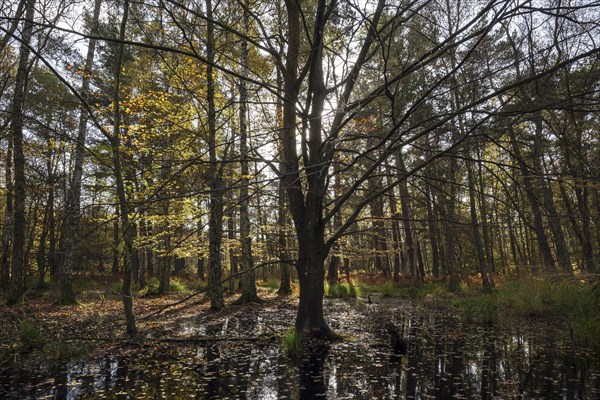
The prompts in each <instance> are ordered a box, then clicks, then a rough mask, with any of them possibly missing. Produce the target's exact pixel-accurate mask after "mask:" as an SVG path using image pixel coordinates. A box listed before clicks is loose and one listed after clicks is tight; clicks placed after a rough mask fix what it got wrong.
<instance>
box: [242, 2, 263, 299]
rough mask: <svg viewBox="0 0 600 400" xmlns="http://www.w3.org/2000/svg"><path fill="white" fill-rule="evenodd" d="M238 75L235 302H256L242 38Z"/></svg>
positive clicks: (245, 22) (245, 47)
mask: <svg viewBox="0 0 600 400" xmlns="http://www.w3.org/2000/svg"><path fill="white" fill-rule="evenodd" d="M244 3H245V4H244V12H243V18H242V19H243V27H244V34H248V30H249V17H248V11H247V8H248V7H249V3H248V0H245V1H244ZM241 64H242V77H241V79H240V170H241V171H240V172H241V174H242V177H241V180H240V241H241V245H242V264H241V268H242V295H241V296H240V298H239V299H238V302H242V303H247V302H255V301H259V300H260V299H259V298H258V295H257V294H256V279H255V277H254V266H253V264H252V236H251V233H250V211H249V209H248V204H249V194H248V187H249V186H250V179H249V178H248V176H249V170H248V158H249V157H248V90H247V88H246V84H247V83H246V80H245V78H247V77H248V73H249V71H248V43H247V42H246V41H245V40H242V57H241Z"/></svg>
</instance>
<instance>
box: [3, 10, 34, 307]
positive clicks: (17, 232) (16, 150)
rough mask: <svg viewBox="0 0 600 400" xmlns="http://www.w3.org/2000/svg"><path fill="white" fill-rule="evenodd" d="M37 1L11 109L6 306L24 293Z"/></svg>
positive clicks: (28, 23) (25, 34)
mask: <svg viewBox="0 0 600 400" xmlns="http://www.w3.org/2000/svg"><path fill="white" fill-rule="evenodd" d="M34 11H35V0H27V1H26V4H25V22H24V23H23V34H22V42H21V46H20V49H19V65H18V67H17V75H16V78H15V89H14V94H13V102H12V106H11V116H12V123H11V131H10V134H11V138H12V141H13V163H14V172H15V181H14V199H15V204H14V217H13V218H14V219H13V224H14V225H13V243H12V260H11V281H10V291H9V294H8V299H7V304H9V305H12V304H15V303H16V302H17V301H19V299H20V298H21V296H22V295H23V293H24V292H25V253H24V250H25V224H26V220H25V154H24V152H23V103H24V102H25V91H26V83H27V67H28V64H29V53H30V51H29V44H30V43H31V36H32V32H33V16H34Z"/></svg>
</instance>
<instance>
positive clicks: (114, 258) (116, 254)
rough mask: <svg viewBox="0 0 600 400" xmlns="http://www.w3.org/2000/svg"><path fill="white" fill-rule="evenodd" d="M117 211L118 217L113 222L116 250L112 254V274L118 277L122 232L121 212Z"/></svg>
mask: <svg viewBox="0 0 600 400" xmlns="http://www.w3.org/2000/svg"><path fill="white" fill-rule="evenodd" d="M116 211H117V213H116V214H117V215H116V216H115V220H114V221H113V232H112V233H113V243H114V249H113V254H112V267H111V269H110V272H111V273H112V274H113V275H117V274H118V273H119V243H120V242H121V238H120V231H119V218H118V215H119V212H118V210H116Z"/></svg>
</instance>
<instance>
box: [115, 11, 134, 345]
mask: <svg viewBox="0 0 600 400" xmlns="http://www.w3.org/2000/svg"><path fill="white" fill-rule="evenodd" d="M128 15H129V0H125V3H124V4H123V17H122V19H121V26H120V28H119V40H120V43H119V48H118V53H117V62H116V65H115V80H114V88H113V89H114V94H113V96H114V97H113V115H114V127H113V135H112V137H111V138H110V143H111V150H112V156H113V167H114V171H115V181H116V186H117V198H118V200H119V212H120V216H121V226H122V232H123V288H122V292H121V296H122V299H123V308H124V311H125V323H126V330H127V333H128V334H129V335H135V334H137V327H136V323H135V315H134V313H133V294H132V292H131V284H132V263H133V239H132V238H133V233H132V232H131V229H132V225H131V224H130V222H129V211H130V209H129V202H128V201H127V194H126V191H125V183H124V180H123V170H122V168H121V153H120V146H121V140H120V130H121V126H120V125H121V110H120V108H119V107H120V106H119V101H120V96H119V92H120V87H121V85H120V83H121V66H122V63H123V56H124V52H125V44H124V40H125V28H126V26H127V17H128Z"/></svg>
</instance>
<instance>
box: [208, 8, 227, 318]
mask: <svg viewBox="0 0 600 400" xmlns="http://www.w3.org/2000/svg"><path fill="white" fill-rule="evenodd" d="M212 7H213V6H212V0H207V1H206V16H207V23H206V59H207V64H206V100H207V102H208V152H209V159H210V171H209V176H210V178H209V187H210V219H209V222H208V231H209V234H208V241H209V250H208V252H209V255H208V297H209V299H210V307H211V308H212V309H213V310H220V309H222V308H223V307H225V300H224V298H223V287H222V286H221V240H222V237H223V178H222V173H221V171H222V170H221V171H220V170H219V168H218V166H217V143H216V136H217V115H216V111H215V82H214V77H213V63H214V60H215V55H214V46H215V36H214V23H213V9H212Z"/></svg>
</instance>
